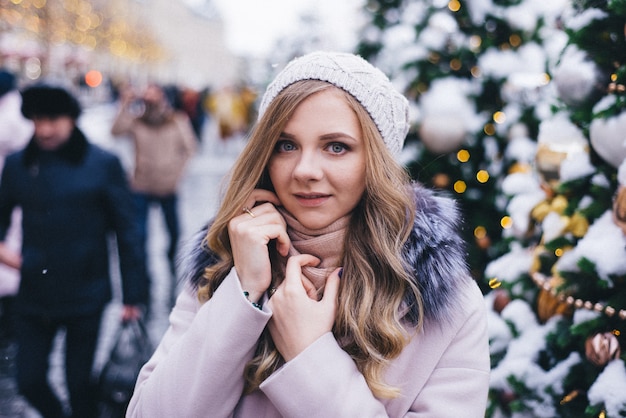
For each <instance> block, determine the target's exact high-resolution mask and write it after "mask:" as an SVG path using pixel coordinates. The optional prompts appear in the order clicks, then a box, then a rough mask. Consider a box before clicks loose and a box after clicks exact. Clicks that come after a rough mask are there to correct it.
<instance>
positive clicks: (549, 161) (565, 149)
mask: <svg viewBox="0 0 626 418" xmlns="http://www.w3.org/2000/svg"><path fill="white" fill-rule="evenodd" d="M581 152H585V153H588V152H589V148H588V147H587V146H583V145H581V144H577V143H572V144H568V145H565V146H564V145H561V144H551V143H540V144H539V146H538V147H537V153H536V154H535V166H536V168H537V172H538V173H539V177H540V178H541V181H542V182H543V183H544V184H545V185H547V186H548V187H549V188H551V189H553V190H554V189H556V188H557V187H558V186H559V185H560V184H561V165H562V164H563V161H565V160H566V159H567V158H570V157H571V156H572V155H574V154H576V153H581Z"/></svg>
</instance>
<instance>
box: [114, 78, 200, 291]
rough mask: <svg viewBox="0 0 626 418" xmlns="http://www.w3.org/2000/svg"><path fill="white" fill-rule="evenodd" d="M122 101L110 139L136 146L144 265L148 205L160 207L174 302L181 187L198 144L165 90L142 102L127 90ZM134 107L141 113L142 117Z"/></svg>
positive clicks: (156, 89)
mask: <svg viewBox="0 0 626 418" xmlns="http://www.w3.org/2000/svg"><path fill="white" fill-rule="evenodd" d="M120 101H121V103H120V110H119V112H118V114H117V117H116V118H115V120H114V122H113V126H112V127H111V133H112V134H113V135H114V136H116V137H130V138H132V140H133V142H134V151H135V164H134V169H133V174H132V177H131V187H132V189H133V191H134V194H135V203H136V205H137V211H138V212H137V213H138V222H139V224H140V227H139V229H140V234H141V237H142V242H143V243H144V254H146V258H145V259H146V260H147V251H146V249H145V247H146V245H147V239H148V231H147V223H148V213H149V209H150V205H152V204H157V205H159V206H160V208H161V210H162V212H163V216H164V219H165V224H166V227H167V230H168V234H169V246H168V250H167V258H168V261H169V265H170V270H171V272H172V277H173V279H174V280H173V281H172V286H171V287H172V290H171V292H172V297H174V292H175V277H176V272H175V261H176V254H177V251H178V241H179V238H180V227H179V219H178V208H177V205H178V187H179V183H180V180H181V177H182V176H183V174H184V170H185V167H186V165H187V163H188V161H189V159H190V158H191V157H192V156H193V155H194V153H195V151H196V146H197V140H196V137H195V134H194V132H193V128H192V126H191V122H190V121H189V118H188V117H187V115H185V114H184V113H183V112H180V111H177V110H174V109H173V107H172V105H171V103H170V101H169V100H168V98H167V95H166V92H165V90H164V88H163V87H161V86H159V85H158V84H154V83H153V84H150V85H148V86H147V88H146V89H145V91H144V93H143V95H142V96H141V97H140V98H138V97H136V96H135V94H134V93H133V92H132V90H130V89H127V90H125V91H124V92H123V93H122V95H121V98H120ZM136 104H139V107H140V108H141V111H140V112H139V113H137V112H136V109H137V106H135V105H136ZM146 270H147V269H146ZM146 274H147V275H148V272H147V271H146Z"/></svg>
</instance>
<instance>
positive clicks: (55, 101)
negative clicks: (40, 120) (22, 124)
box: [22, 84, 81, 119]
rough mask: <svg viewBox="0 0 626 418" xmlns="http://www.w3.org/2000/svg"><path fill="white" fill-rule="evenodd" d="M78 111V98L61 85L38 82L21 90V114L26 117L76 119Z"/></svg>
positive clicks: (79, 109) (79, 111) (79, 110)
mask: <svg viewBox="0 0 626 418" xmlns="http://www.w3.org/2000/svg"><path fill="white" fill-rule="evenodd" d="M80 113H81V108H80V103H78V100H77V99H76V98H75V97H74V96H73V95H72V94H71V93H70V92H69V91H67V90H65V89H64V88H62V87H56V86H50V85H45V84H39V85H35V86H31V87H27V88H26V89H24V90H23V91H22V115H24V117H25V118H27V119H32V118H33V117H35V116H69V117H71V118H72V119H77V118H78V116H80Z"/></svg>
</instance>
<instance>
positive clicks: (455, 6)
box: [448, 0, 461, 12]
mask: <svg viewBox="0 0 626 418" xmlns="http://www.w3.org/2000/svg"><path fill="white" fill-rule="evenodd" d="M448 9H450V11H451V12H458V11H459V10H461V2H459V0H450V2H449V3H448Z"/></svg>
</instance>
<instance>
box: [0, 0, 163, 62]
mask: <svg viewBox="0 0 626 418" xmlns="http://www.w3.org/2000/svg"><path fill="white" fill-rule="evenodd" d="M140 7H141V5H140V4H139V3H137V2H132V1H125V0H0V36H4V35H8V34H11V35H13V36H18V37H21V38H24V39H29V40H33V41H35V42H36V43H37V44H38V45H39V46H40V47H41V49H42V50H43V51H44V53H45V51H47V50H49V49H50V48H53V47H54V46H55V45H61V44H71V45H74V46H78V47H81V48H83V49H84V50H87V51H94V52H99V53H105V54H108V55H110V56H111V57H113V58H119V59H123V60H129V61H137V62H151V61H157V60H160V59H162V58H163V56H164V51H163V49H162V47H161V46H160V45H159V43H158V42H157V40H156V38H155V37H154V36H153V34H152V33H151V32H150V30H149V29H148V27H147V26H146V25H145V24H142V22H141V20H140V16H141V9H140Z"/></svg>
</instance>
